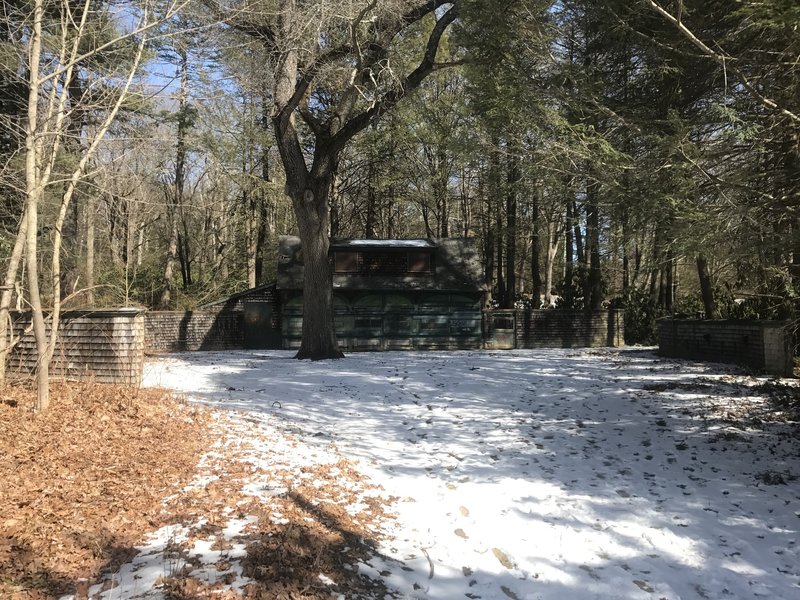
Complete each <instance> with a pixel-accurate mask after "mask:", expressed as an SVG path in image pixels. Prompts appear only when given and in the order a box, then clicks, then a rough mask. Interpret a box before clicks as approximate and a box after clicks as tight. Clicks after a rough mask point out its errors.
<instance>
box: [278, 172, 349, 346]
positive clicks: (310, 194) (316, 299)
mask: <svg viewBox="0 0 800 600" xmlns="http://www.w3.org/2000/svg"><path fill="white" fill-rule="evenodd" d="M332 181H333V173H332V171H331V172H328V173H322V174H321V176H318V177H315V178H314V180H313V183H312V185H311V186H309V187H307V188H306V189H292V191H291V198H292V203H293V205H294V209H295V212H296V214H297V217H298V219H297V220H298V229H299V233H300V242H301V244H302V248H303V261H304V274H303V338H302V342H301V345H300V350H299V351H298V352H297V355H296V358H310V359H311V360H319V359H323V358H342V357H343V356H344V354H342V351H341V350H339V345H338V343H337V342H336V334H335V331H334V322H333V287H332V275H333V274H332V272H331V264H330V260H329V258H328V252H329V249H330V240H329V238H328V230H329V227H330V223H329V220H328V196H329V194H330V186H331V183H332Z"/></svg>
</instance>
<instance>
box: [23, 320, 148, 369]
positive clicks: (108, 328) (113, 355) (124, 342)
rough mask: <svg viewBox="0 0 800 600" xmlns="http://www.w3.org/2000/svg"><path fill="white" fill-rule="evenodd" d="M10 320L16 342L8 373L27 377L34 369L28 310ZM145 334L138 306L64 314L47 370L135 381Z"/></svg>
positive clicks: (141, 360)
mask: <svg viewBox="0 0 800 600" xmlns="http://www.w3.org/2000/svg"><path fill="white" fill-rule="evenodd" d="M12 319H13V334H14V337H15V338H18V341H17V343H16V344H15V345H14V348H13V349H12V352H11V354H10V356H9V363H8V368H9V375H12V376H13V375H14V374H21V375H25V376H28V375H30V374H32V373H33V372H34V370H35V367H36V352H35V349H36V344H35V341H34V339H33V333H32V332H31V328H30V323H31V317H30V313H16V314H13V315H12ZM48 334H49V327H48ZM144 337H145V336H144V314H143V313H142V312H141V311H140V310H138V309H120V310H98V311H87V310H82V311H68V312H65V313H63V314H62V315H61V321H60V324H59V335H58V338H57V341H56V348H55V353H54V354H53V363H52V365H51V367H50V373H51V375H53V376H55V377H67V378H70V379H79V380H92V381H97V382H98V383H122V384H130V385H139V384H140V383H141V381H142V365H143V363H144Z"/></svg>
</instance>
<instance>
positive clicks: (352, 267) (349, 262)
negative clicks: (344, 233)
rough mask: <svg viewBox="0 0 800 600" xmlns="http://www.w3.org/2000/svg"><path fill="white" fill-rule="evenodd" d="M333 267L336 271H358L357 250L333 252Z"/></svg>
mask: <svg viewBox="0 0 800 600" xmlns="http://www.w3.org/2000/svg"><path fill="white" fill-rule="evenodd" d="M333 268H334V271H336V272H337V273H355V272H356V271H358V252H334V254H333Z"/></svg>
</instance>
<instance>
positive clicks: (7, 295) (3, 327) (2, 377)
mask: <svg viewBox="0 0 800 600" xmlns="http://www.w3.org/2000/svg"><path fill="white" fill-rule="evenodd" d="M27 231H28V215H27V213H26V212H25V211H24V210H23V212H22V218H21V219H20V223H19V226H18V227H17V237H16V240H14V248H13V249H12V251H11V256H10V257H9V259H8V266H7V267H6V275H5V279H4V280H3V288H2V291H0V387H2V386H3V385H5V381H6V366H7V363H8V353H9V350H10V341H11V340H10V339H9V338H10V337H11V333H13V332H12V330H11V315H10V313H9V310H10V308H11V299H12V297H13V295H14V284H15V283H16V282H17V274H18V272H19V266H20V263H21V262H22V256H23V254H24V250H25V242H26V240H27Z"/></svg>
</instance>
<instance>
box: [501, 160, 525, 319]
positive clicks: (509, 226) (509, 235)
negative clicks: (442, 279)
mask: <svg viewBox="0 0 800 600" xmlns="http://www.w3.org/2000/svg"><path fill="white" fill-rule="evenodd" d="M521 179H522V175H521V174H520V172H519V163H518V159H517V157H516V156H513V155H510V156H509V157H508V173H507V184H508V189H507V190H506V299H505V300H506V301H505V308H513V307H514V302H515V300H516V292H517V271H516V268H517V192H518V187H519V182H520V180H521Z"/></svg>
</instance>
